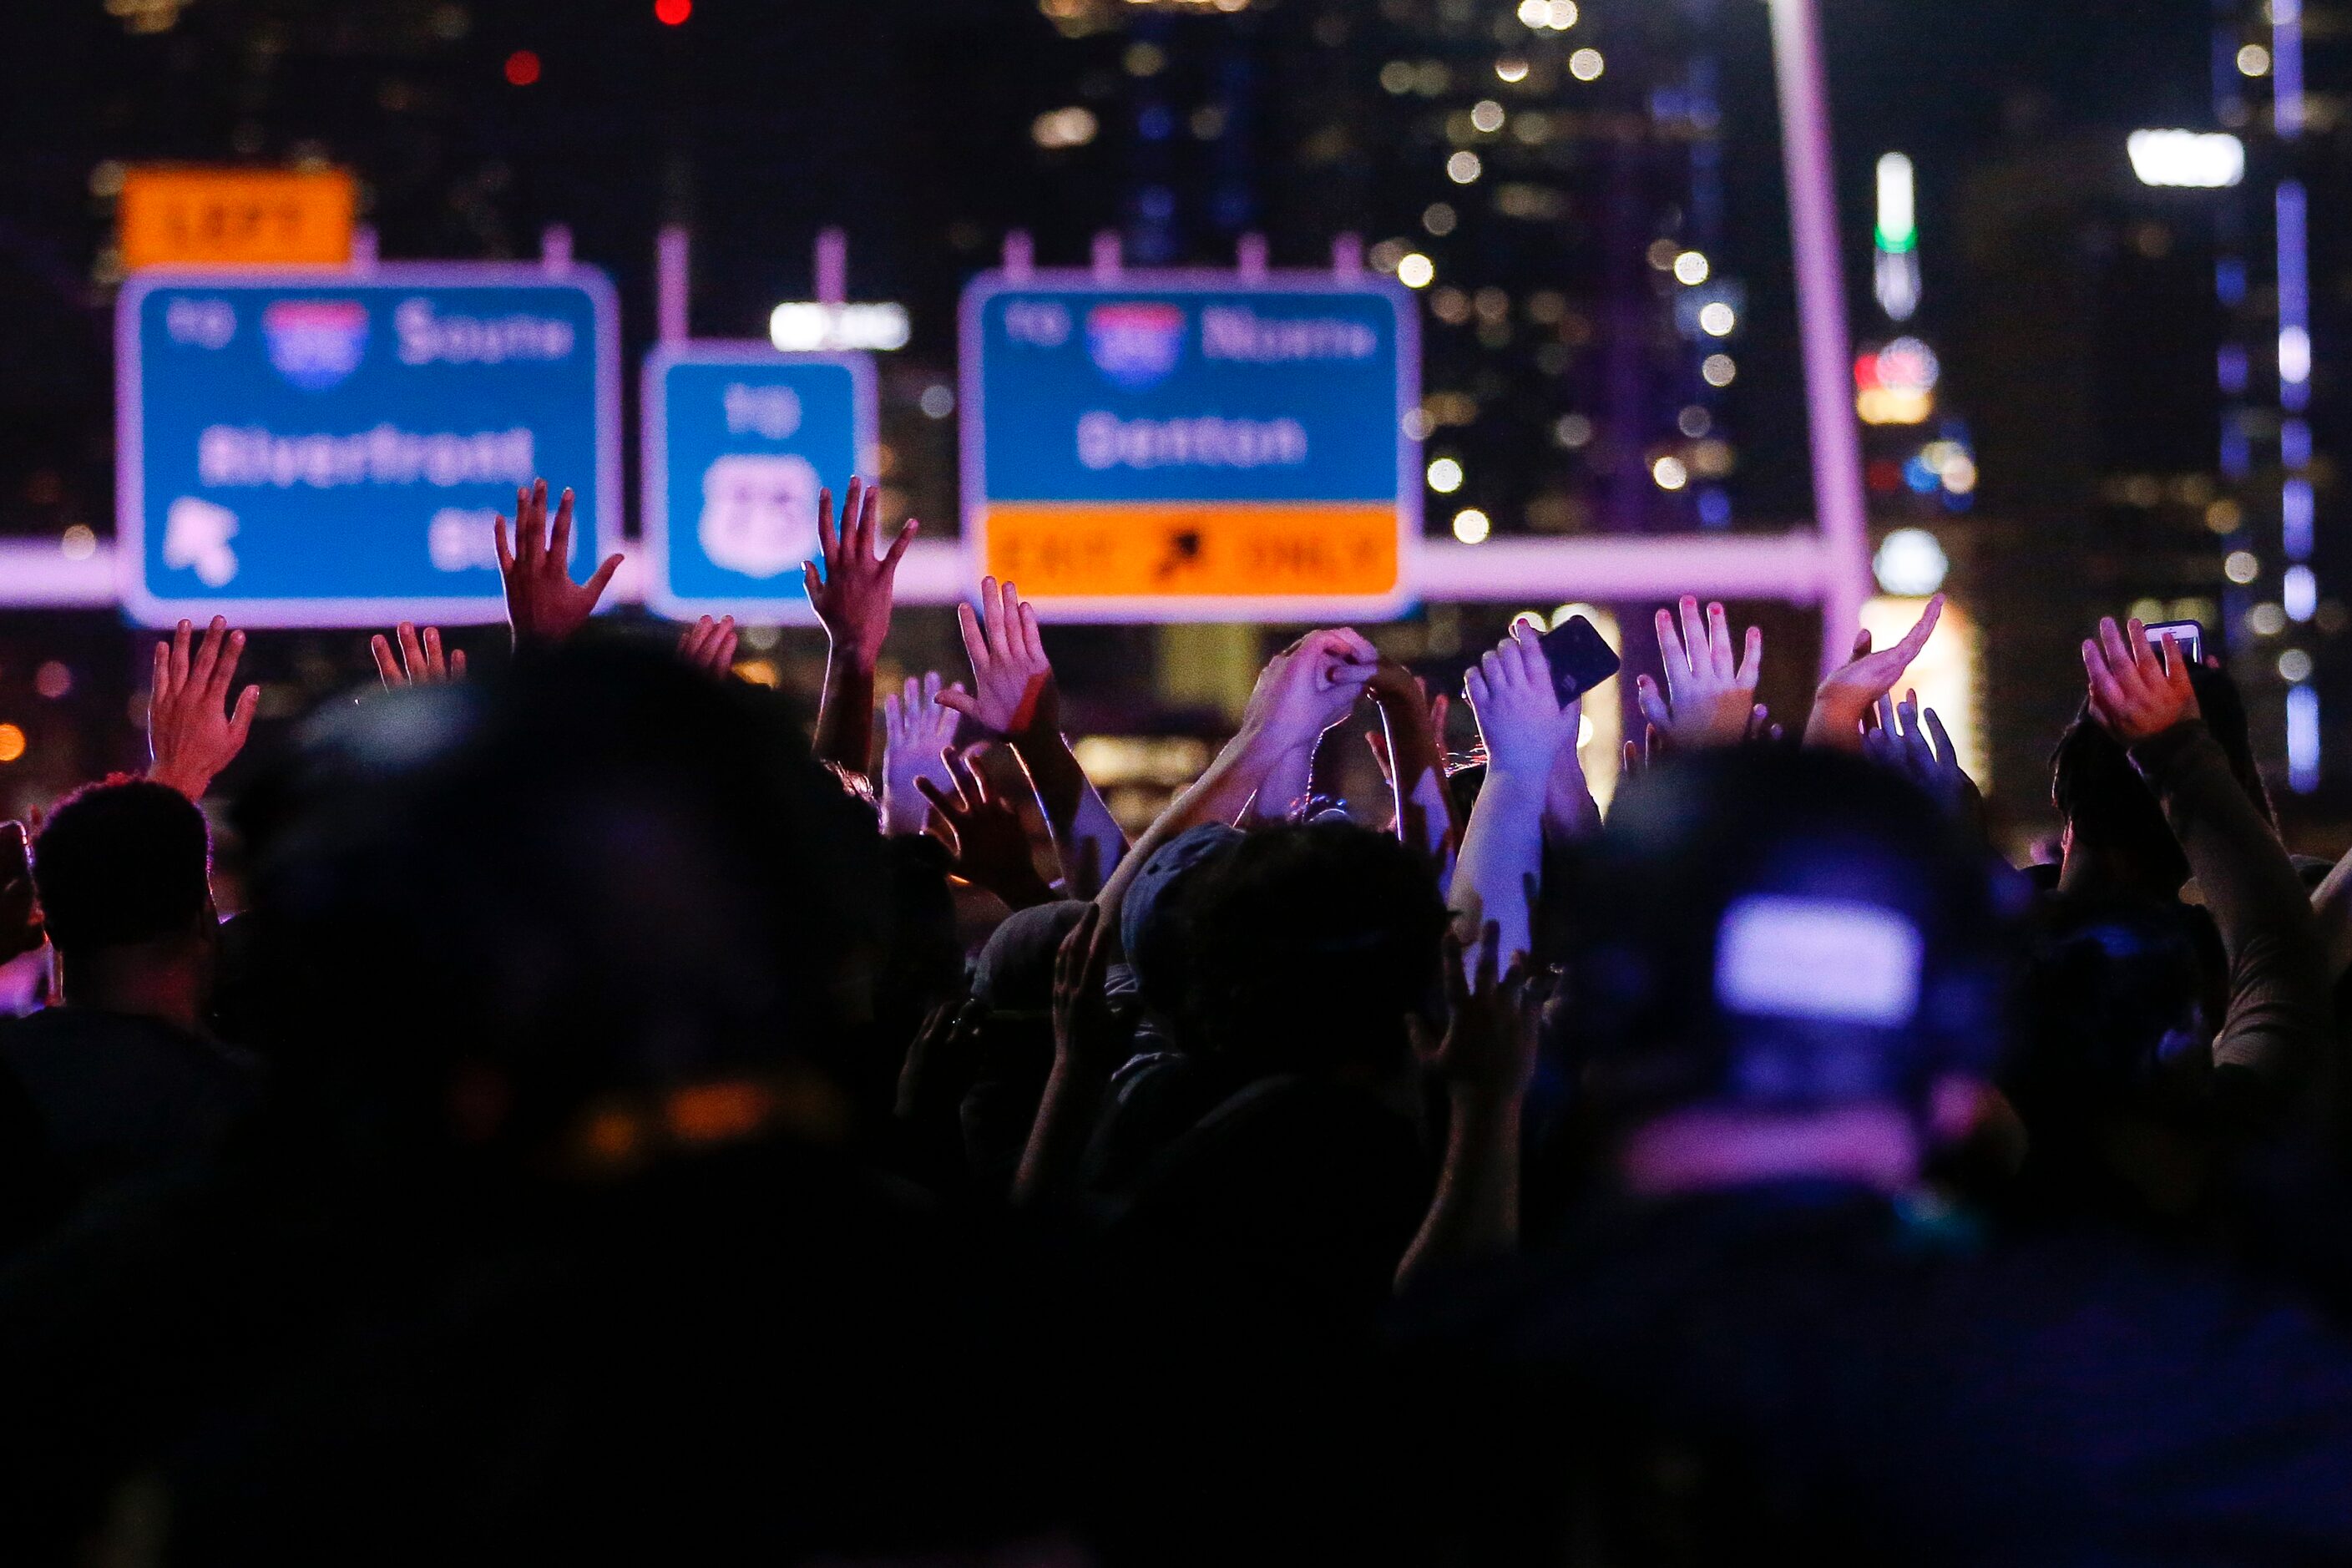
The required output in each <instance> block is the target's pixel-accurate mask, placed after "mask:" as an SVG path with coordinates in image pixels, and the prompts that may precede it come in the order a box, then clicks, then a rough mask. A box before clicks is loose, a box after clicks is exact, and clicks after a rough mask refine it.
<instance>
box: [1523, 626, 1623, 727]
mask: <svg viewBox="0 0 2352 1568" xmlns="http://www.w3.org/2000/svg"><path fill="white" fill-rule="evenodd" d="M1537 642H1538V646H1540V647H1542V648H1543V654H1544V662H1545V663H1546V664H1548V665H1549V666H1550V667H1551V689H1552V690H1553V691H1554V692H1555V693H1557V694H1558V695H1559V705H1560V706H1561V707H1563V708H1565V707H1567V706H1568V705H1569V704H1570V703H1571V702H1574V701H1576V700H1578V699H1580V698H1581V697H1582V696H1583V695H1584V694H1585V693H1586V692H1588V691H1590V690H1591V689H1593V688H1594V687H1596V686H1598V685H1600V684H1601V682H1602V681H1604V680H1607V679H1609V678H1610V677H1611V676H1612V675H1615V674H1616V673H1617V671H1618V669H1619V668H1621V667H1622V665H1623V663H1624V661H1623V660H1622V659H1621V658H1618V657H1617V650H1616V649H1615V648H1613V647H1610V646H1609V644H1608V642H1607V641H1606V640H1605V639H1603V638H1602V637H1601V632H1600V628H1598V627H1596V626H1594V625H1593V624H1592V623H1591V621H1589V620H1587V619H1585V618H1584V617H1583V616H1570V617H1569V618H1568V619H1567V620H1565V621H1563V622H1562V623H1560V624H1559V626H1554V627H1552V629H1551V630H1549V631H1548V632H1546V633H1544V635H1543V636H1542V637H1538V639H1537Z"/></svg>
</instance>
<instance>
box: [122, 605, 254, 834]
mask: <svg viewBox="0 0 2352 1568" xmlns="http://www.w3.org/2000/svg"><path fill="white" fill-rule="evenodd" d="M190 638H191V628H190V626H189V625H188V623H187V622H185V621H182V622H181V623H180V625H179V628H178V629H177V630H176V631H174V632H173V634H172V636H171V637H170V639H169V640H167V641H164V642H159V643H157V644H156V645H155V668H154V676H153V680H152V695H151V696H150V697H149V698H148V700H147V755H148V758H149V762H148V766H147V776H148V777H149V778H151V779H153V780H154V781H155V782H156V783H158V784H170V785H171V786H172V787H173V789H176V790H178V791H179V792H180V793H181V794H182V795H186V796H187V797H188V798H189V799H190V800H201V799H203V798H204V794H205V791H206V790H207V789H210V788H211V787H212V782H213V780H214V778H215V776H216V775H218V773H220V771H221V770H222V769H223V768H225V767H226V766H228V765H229V763H232V762H234V761H235V760H236V754H237V753H238V752H241V751H243V750H245V741H246V737H247V735H249V734H250V733H252V731H253V714H254V710H256V709H257V708H259V707H260V706H261V688H259V687H258V686H248V687H247V688H246V689H244V690H243V691H240V692H238V693H237V694H236V705H235V706H234V707H231V706H229V702H228V692H229V688H230V687H231V686H232V685H234V684H235V683H236V661H237V660H238V659H239V658H243V657H244V655H245V634H244V633H243V632H232V631H230V630H229V629H228V622H227V621H226V620H225V619H223V618H222V617H221V616H214V617H213V624H212V625H211V626H208V627H206V628H205V636H204V640H203V641H202V642H201V643H199V644H197V645H196V646H195V647H194V648H193V649H191V647H190V646H189V644H190Z"/></svg>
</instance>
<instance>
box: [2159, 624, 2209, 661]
mask: <svg viewBox="0 0 2352 1568" xmlns="http://www.w3.org/2000/svg"><path fill="white" fill-rule="evenodd" d="M2146 631H2147V646H2148V647H2152V648H2154V649H2156V650H2157V652H2158V653H2159V654H2160V653H2162V652H2163V651H2164V638H2165V635H2166V634H2167V633H2170V634H2171V637H2172V646H2173V647H2177V648H2179V650H2180V657H2181V658H2185V659H2187V660H2188V661H2189V663H2190V664H2192V665H2197V664H2202V663H2204V662H2205V628H2204V627H2203V626H2199V625H2198V624H2197V623H2196V622H2195V621H2158V622H2157V623H2156V625H2154V626H2148V627H2147V628H2146Z"/></svg>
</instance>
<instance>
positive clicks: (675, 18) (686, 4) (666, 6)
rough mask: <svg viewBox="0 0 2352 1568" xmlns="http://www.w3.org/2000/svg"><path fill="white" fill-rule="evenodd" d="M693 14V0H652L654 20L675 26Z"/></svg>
mask: <svg viewBox="0 0 2352 1568" xmlns="http://www.w3.org/2000/svg"><path fill="white" fill-rule="evenodd" d="M693 15H694V0H654V20H655V21H656V22H659V23H660V24H661V25H662V26H665V27H675V26H677V25H678V24H679V23H681V22H683V21H685V20H686V19H687V18H688V16H693Z"/></svg>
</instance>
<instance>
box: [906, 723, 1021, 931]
mask: <svg viewBox="0 0 2352 1568" xmlns="http://www.w3.org/2000/svg"><path fill="white" fill-rule="evenodd" d="M940 765H941V766H942V767H944V768H945V769H946V770H947V774H948V784H947V787H945V788H942V787H940V785H939V784H935V783H933V782H932V781H931V780H930V779H929V778H918V779H917V780H916V781H915V787H916V788H917V789H919V790H920V791H921V792H922V794H923V798H925V799H926V800H928V801H929V802H930V803H931V809H932V810H934V811H936V812H938V813H939V818H940V824H941V826H942V827H943V828H944V830H945V832H944V835H943V837H945V839H946V842H947V845H948V848H949V850H950V852H951V853H953V855H954V856H955V862H954V866H953V869H954V871H955V874H956V875H957V876H959V877H961V878H962V879H964V880H965V881H967V882H971V883H972V884H973V885H975V886H977V887H982V888H985V889H988V890H989V891H990V892H992V893H994V894H995V895H996V896H997V897H998V898H1000V899H1003V900H1004V901H1005V902H1006V903H1007V904H1009V905H1011V906H1012V907H1013V908H1014V909H1016V910H1021V909H1026V908H1028V907H1029V906H1030V905H1031V904H1043V903H1047V902H1050V901H1051V900H1052V899H1053V897H1054V889H1053V888H1052V887H1051V886H1049V885H1048V884H1047V883H1046V881H1045V878H1043V877H1041V876H1039V875H1038V874H1037V862H1036V860H1035V859H1034V858H1033V857H1032V856H1031V854H1030V852H1029V829H1028V828H1027V827H1025V826H1023V824H1022V821H1021V813H1020V812H1019V811H1018V810H1017V809H1016V808H1015V807H1014V806H1013V803H1012V802H1010V801H1008V800H1006V799H1005V798H1004V797H1003V795H997V794H996V793H995V792H993V791H992V790H991V789H990V788H989V787H988V781H987V780H986V779H983V778H982V777H981V776H980V773H979V772H978V771H977V770H976V769H974V768H973V767H972V765H971V763H968V762H966V761H965V760H964V759H963V758H961V757H960V756H958V755H957V754H956V753H955V752H941V753H940Z"/></svg>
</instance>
